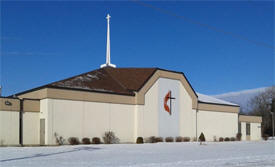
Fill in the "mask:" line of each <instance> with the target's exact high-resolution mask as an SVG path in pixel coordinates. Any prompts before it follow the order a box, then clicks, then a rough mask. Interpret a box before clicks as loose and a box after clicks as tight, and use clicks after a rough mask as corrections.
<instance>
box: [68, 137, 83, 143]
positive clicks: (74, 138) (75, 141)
mask: <svg viewBox="0 0 275 167" xmlns="http://www.w3.org/2000/svg"><path fill="white" fill-rule="evenodd" d="M68 142H69V143H70V145H78V144H80V142H79V139H78V138H77V137H70V138H69V139H68Z"/></svg>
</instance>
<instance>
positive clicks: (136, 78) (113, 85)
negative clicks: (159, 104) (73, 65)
mask: <svg viewBox="0 0 275 167" xmlns="http://www.w3.org/2000/svg"><path fill="white" fill-rule="evenodd" d="M156 70H157V68H110V67H106V68H100V69H97V70H94V71H90V72H87V73H83V74H80V75H77V76H74V77H71V78H68V79H64V80H61V81H57V82H54V83H51V84H48V85H46V87H54V88H68V89H83V90H89V91H97V92H106V93H117V94H126V95H134V91H138V90H139V89H140V88H141V87H142V86H143V85H144V84H145V82H146V81H147V80H148V79H149V78H150V77H151V76H152V75H153V74H154V72H155V71H156Z"/></svg>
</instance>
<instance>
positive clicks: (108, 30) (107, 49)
mask: <svg viewBox="0 0 275 167" xmlns="http://www.w3.org/2000/svg"><path fill="white" fill-rule="evenodd" d="M110 18H111V16H110V15H109V14H107V17H106V19H107V46H106V64H102V65H101V66H100V68H103V67H113V68H115V67H116V65H114V64H111V48H110Z"/></svg>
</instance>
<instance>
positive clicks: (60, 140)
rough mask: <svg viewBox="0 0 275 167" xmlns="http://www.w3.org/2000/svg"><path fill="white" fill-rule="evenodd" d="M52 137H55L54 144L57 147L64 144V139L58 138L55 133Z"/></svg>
mask: <svg viewBox="0 0 275 167" xmlns="http://www.w3.org/2000/svg"><path fill="white" fill-rule="evenodd" d="M54 137H55V142H56V143H57V144H58V145H63V144H64V142H65V139H64V138H63V137H62V136H59V135H58V134H57V133H56V132H55V133H54Z"/></svg>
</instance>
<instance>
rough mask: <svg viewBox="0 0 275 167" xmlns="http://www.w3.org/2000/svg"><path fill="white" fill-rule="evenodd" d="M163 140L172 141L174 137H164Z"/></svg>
mask: <svg viewBox="0 0 275 167" xmlns="http://www.w3.org/2000/svg"><path fill="white" fill-rule="evenodd" d="M165 141H166V142H174V138H173V137H166V138H165Z"/></svg>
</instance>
